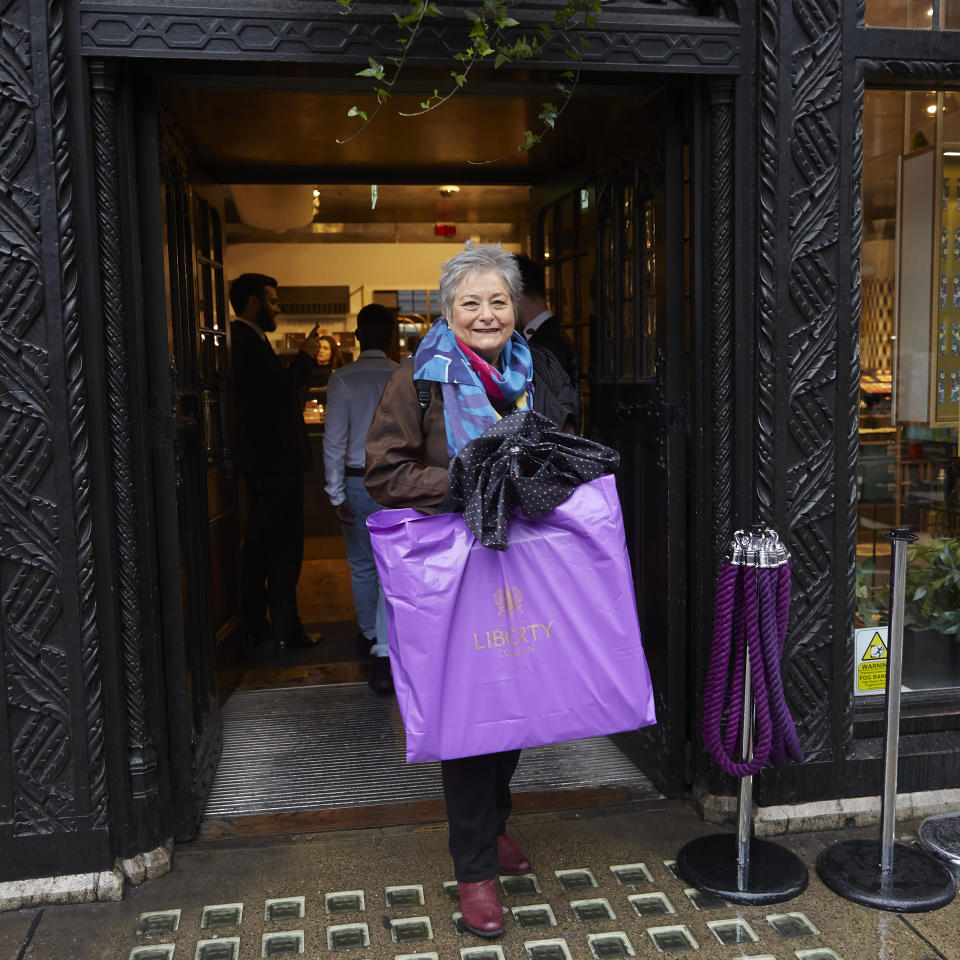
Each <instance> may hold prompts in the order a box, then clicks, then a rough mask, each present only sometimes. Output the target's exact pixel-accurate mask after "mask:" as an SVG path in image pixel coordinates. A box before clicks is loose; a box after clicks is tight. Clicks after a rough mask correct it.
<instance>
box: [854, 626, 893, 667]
mask: <svg viewBox="0 0 960 960" xmlns="http://www.w3.org/2000/svg"><path fill="white" fill-rule="evenodd" d="M860 659H861V660H862V661H863V660H886V659H887V645H886V644H885V643H884V642H883V637H881V636H880V634H879V633H878V632H877V631H876V630H874V631H873V636H872V637H871V638H870V644H869V645H868V646H867V649H866V650H864V652H863V656H862V657H861V658H860Z"/></svg>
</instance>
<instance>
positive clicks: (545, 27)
mask: <svg viewBox="0 0 960 960" xmlns="http://www.w3.org/2000/svg"><path fill="white" fill-rule="evenodd" d="M537 27H538V29H539V30H540V32H541V33H542V34H543V39H544V40H547V41H549V39H550V38H551V37H552V36H553V27H551V26H550V24H549V23H538V24H537Z"/></svg>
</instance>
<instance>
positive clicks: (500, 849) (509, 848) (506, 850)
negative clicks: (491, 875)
mask: <svg viewBox="0 0 960 960" xmlns="http://www.w3.org/2000/svg"><path fill="white" fill-rule="evenodd" d="M497 859H498V860H499V861H500V869H501V871H502V872H503V873H513V874H517V873H529V872H530V858H529V857H528V856H527V855H526V854H525V853H524V852H523V851H522V850H521V849H520V848H519V847H518V846H517V845H516V844H515V843H514V842H513V840H511V839H510V837H509V836H508V835H507V834H505V833H501V834H500V836H499V837H497Z"/></svg>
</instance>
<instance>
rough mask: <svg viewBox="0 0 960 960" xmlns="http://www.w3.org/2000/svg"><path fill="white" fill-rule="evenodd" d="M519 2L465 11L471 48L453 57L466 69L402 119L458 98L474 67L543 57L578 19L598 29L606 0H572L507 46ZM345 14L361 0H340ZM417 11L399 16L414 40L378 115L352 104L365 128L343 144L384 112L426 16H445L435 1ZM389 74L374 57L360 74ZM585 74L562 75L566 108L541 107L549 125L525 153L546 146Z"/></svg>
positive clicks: (527, 139) (575, 52)
mask: <svg viewBox="0 0 960 960" xmlns="http://www.w3.org/2000/svg"><path fill="white" fill-rule="evenodd" d="M516 2H517V0H480V12H479V13H475V12H474V11H472V10H465V11H463V12H464V14H465V15H466V17H467V18H468V19H469V20H470V22H471V28H470V33H469V34H468V45H467V47H466V49H465V50H462V51H459V52H458V53H455V54H453V59H455V60H457V61H458V62H459V63H460V64H462V65H463V66H462V67H461V69H455V70H452V71H451V72H450V76H451V77H452V79H453V81H454V82H453V86H451V88H450V89H449V90H448V91H447V92H446V93H444V94H441V93H440V91H439V90H438V89H437V88H434V91H433V93H432V94H430V95H429V96H428V97H427V98H426V99H425V100H422V101H420V109H418V110H410V111H402V110H401V111H398V113H399V115H400V116H402V117H418V116H422V115H423V114H425V113H429V112H430V111H431V110H435V109H437V107H439V106H441V105H442V104H444V103H446V102H447V101H448V100H449V99H450V98H451V97H453V96H454V94H456V93H458V92H459V91H460V90H462V89H463V88H464V86H465V85H466V83H467V78H468V76H469V74H470V71H471V69H472V68H473V67H474V66H475V65H476V64H477V63H479V62H481V61H482V60H485V59H487V58H489V57H491V56H493V58H494V61H493V66H494V69H499V68H500V67H501V66H503V64H505V63H513V62H515V61H517V60H533V59H535V58H536V57H539V56H540V55H541V53H542V52H543V44H544V43H546V42H549V41H550V39H551V38H552V36H553V33H554V31H555V30H562V29H566V28H570V27H572V26H575V24H576V20H577V18H578V16H582V17H583V26H585V27H593V26H595V25H596V23H597V21H598V19H599V16H600V10H601V3H602V0H567V2H566V3H565V4H564V6H563V7H561V8H560V9H559V10H558V11H557V12H556V13H555V14H554V17H553V22H552V23H540V24H538V25H537V31H538V33H539V36H534V37H532V38H528V37H527V35H526V34H524V35H523V36H521V37H520V38H519V39H517V40H515V41H513V42H512V43H507V42H506V32H507V31H508V30H510V29H512V28H513V27H518V26H519V25H520V24H519V21H517V20H515V19H514V18H513V17H511V16H510V12H509V11H510V7H511V6H513V5H514V4H515V3H516ZM337 3H338V4H339V5H340V6H341V8H342V10H343V12H344V13H347V12H350V11H351V10H353V8H354V6H355V3H356V0H337ZM410 6H411V8H412V9H411V12H410V13H408V14H407V15H406V16H401V15H400V14H399V13H396V12H395V13H394V17H395V18H396V20H397V24H398V25H399V26H401V27H402V28H404V29H405V30H407V31H408V34H409V35H408V36H406V37H402V38H401V39H400V41H399V45H400V47H401V50H402V54H401V56H399V57H394V58H391V59H392V60H393V63H394V64H395V70H394V73H393V77H392V79H391V80H390V81H389V82H387V83H386V84H385V85H382V86H374V93H375V94H376V96H377V105H376V107H375V109H374V110H373V112H372V113H371V114H370V115H369V116H368V115H367V114H366V113H365V112H364V111H363V110H361V109H360V108H359V107H357V106H352V107H351V108H350V109H349V110H348V111H347V116H348V117H359V118H360V119H361V120H362V121H363V124H362V126H361V127H360V128H359V129H358V130H357V131H356V132H355V133H354V134H353V135H352V136H350V137H347V138H345V139H338V140H337V143H340V144H343V143H349V142H350V141H351V140H353V139H354V138H355V137H358V136H359V135H360V134H361V133H362V132H363V131H364V130H365V129H366V128H367V127H368V126H369V125H370V123H371V122H372V121H373V118H374V117H375V116H376V115H377V113H379V111H380V108H381V107H382V106H383V104H384V103H386V102H387V100H389V99H390V97H391V95H392V92H393V88H394V86H395V85H396V83H397V80H398V79H399V77H400V74H401V72H402V70H403V67H404V66H405V64H406V61H407V56H408V54H409V52H410V49H411V48H412V46H413V44H414V42H415V40H416V38H417V35H418V34H419V32H420V29H421V27H422V25H423V21H424V18H425V17H440V16H442V15H443V14H442V13H441V11H440V10H439V8H438V7H437V6H436V4H435V3H433V2H432V0H410ZM577 43H578V45H579V47H589V46H590V41H589V40H588V39H587V38H586V37H579V38H578V39H577ZM565 52H566V54H567V56H568V57H569V58H570V59H572V60H575V61H576V60H581V59H582V55H581V53H580V51H579V49H576V48H567V49H566V51H565ZM385 75H386V71H385V70H384V67H383V65H382V64H380V63H378V62H377V61H376V60H374V59H373V58H372V57H371V58H369V66H367V67H366V68H365V69H363V70H360V71H359V72H358V73H357V76H358V77H370V78H372V79H373V80H374V81H376V82H377V83H378V84H383V81H384V77H385ZM578 80H579V74H574V73H572V72H570V71H567V72H565V73H563V74H561V79H560V81H558V82H557V83H556V84H555V86H556V87H557V89H558V90H559V91H560V92H561V94H562V95H563V98H564V99H563V101H562V103H561V104H560V107H559V108H557V106H556V105H555V104H553V103H551V102H544V103H542V104H541V111H540V114H539V119H541V120H542V121H543V127H542V129H541V130H540V132H539V133H534V132H533V131H532V130H525V131H524V142H523V143H522V144H520V145H519V146H518V147H517V150H519V151H526V150H530V149H532V148H533V147H535V146H536V145H537V144H538V143H540V142H541V141H542V139H543V137H544V136H545V135H546V134H547V133H548V132H549V131H550V130H552V129H553V128H554V126H555V124H556V121H557V119H558V118H559V117H560V115H561V114H562V113H563V111H564V109H565V108H566V106H567V104H568V103H569V101H570V98H571V96H572V95H573V91H574V90H575V89H576V85H577V81H578ZM511 155H512V151H511V153H508V154H504V155H503V157H497V158H495V159H493V160H483V161H469V162H471V163H484V164H487V163H496V162H497V160H502V159H504V157H507V156H511Z"/></svg>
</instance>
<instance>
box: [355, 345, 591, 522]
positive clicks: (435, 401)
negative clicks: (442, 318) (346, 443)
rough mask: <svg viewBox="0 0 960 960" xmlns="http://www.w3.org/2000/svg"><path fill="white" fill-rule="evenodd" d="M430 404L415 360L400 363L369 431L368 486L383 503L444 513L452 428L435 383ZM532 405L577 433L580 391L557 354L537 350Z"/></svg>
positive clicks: (431, 384) (367, 453)
mask: <svg viewBox="0 0 960 960" xmlns="http://www.w3.org/2000/svg"><path fill="white" fill-rule="evenodd" d="M429 386H430V406H428V407H427V409H426V410H424V409H423V408H422V407H421V406H420V399H419V397H418V396H417V388H416V386H415V385H414V382H413V360H412V359H410V360H407V361H405V362H404V363H402V364H400V368H399V369H398V370H397V371H396V372H395V373H394V375H393V376H392V377H391V378H390V382H389V383H388V384H387V389H386V390H384V391H383V396H382V397H381V398H380V405H379V406H378V407H377V412H376V413H375V414H374V415H373V423H372V424H371V425H370V432H369V433H368V434H367V452H366V456H367V460H366V474H365V476H364V484H365V485H366V488H367V491H368V492H369V494H370V496H371V497H373V499H374V500H376V502H377V503H379V504H381V505H383V506H384V507H414V508H416V509H417V510H422V511H423V512H424V513H440V512H441V510H442V509H443V508H442V506H441V504H442V502H443V499H444V497H446V495H447V490H448V488H449V484H448V481H447V467H448V466H449V465H450V457H449V455H448V454H447V427H446V424H445V423H444V419H443V391H442V389H441V387H440V384H439V383H434V382H430V383H429ZM533 400H534V402H533V409H534V410H535V411H537V413H542V414H544V415H545V416H548V417H550V418H551V419H552V420H553V421H554V422H559V421H563V423H564V428H565V429H566V430H567V431H568V432H570V433H572V432H573V427H572V426H570V424H571V423H575V422H576V413H577V395H576V391H574V389H573V387H572V386H571V384H570V381H569V380H568V379H567V376H566V374H565V373H564V372H563V368H562V367H561V366H560V364H559V361H557V360H556V358H555V357H554V356H553V354H551V353H548V352H547V351H536V354H535V357H534V392H533Z"/></svg>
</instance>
